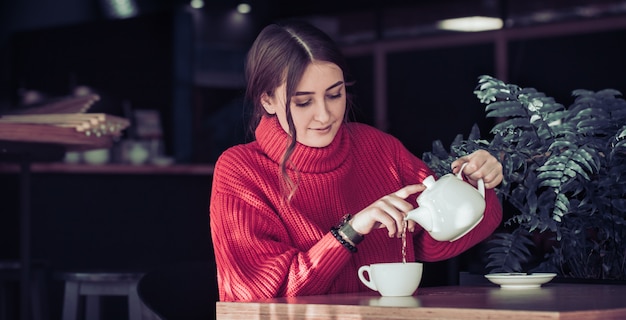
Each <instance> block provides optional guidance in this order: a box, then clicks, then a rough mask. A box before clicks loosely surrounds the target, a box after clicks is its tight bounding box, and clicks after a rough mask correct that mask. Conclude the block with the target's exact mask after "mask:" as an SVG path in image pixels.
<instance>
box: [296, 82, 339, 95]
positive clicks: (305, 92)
mask: <svg viewBox="0 0 626 320" xmlns="http://www.w3.org/2000/svg"><path fill="white" fill-rule="evenodd" d="M342 84H343V81H337V82H335V83H334V84H333V85H331V86H330V87H328V88H327V89H326V91H328V90H330V89H332V88H335V87H337V86H340V85H342ZM314 93H315V92H310V91H298V92H296V93H294V96H304V95H307V94H314Z"/></svg>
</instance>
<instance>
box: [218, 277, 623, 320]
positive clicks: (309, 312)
mask: <svg viewBox="0 0 626 320" xmlns="http://www.w3.org/2000/svg"><path fill="white" fill-rule="evenodd" d="M216 316H217V319H220V320H222V319H245V320H254V319H289V320H294V319H359V320H365V319H411V320H416V319H506V320H518V319H519V320H531V319H585V320H587V319H602V320H606V319H626V285H605V284H565V283H548V284H545V285H544V286H543V287H541V288H535V289H501V288H499V287H497V286H495V285H485V286H450V287H428V288H420V289H418V292H417V294H416V295H414V296H412V297H400V298H393V297H380V296H379V295H378V294H376V293H374V292H372V293H361V294H337V295H324V296H305V297H296V298H276V299H271V300H265V301H252V302H217V305H216Z"/></svg>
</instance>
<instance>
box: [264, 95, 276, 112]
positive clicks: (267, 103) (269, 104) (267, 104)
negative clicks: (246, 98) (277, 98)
mask: <svg viewBox="0 0 626 320" xmlns="http://www.w3.org/2000/svg"><path fill="white" fill-rule="evenodd" d="M261 105H262V106H263V108H264V109H265V111H266V112H267V113H269V114H276V109H275V108H274V103H273V101H272V97H270V96H269V95H268V94H267V93H263V94H262V95H261Z"/></svg>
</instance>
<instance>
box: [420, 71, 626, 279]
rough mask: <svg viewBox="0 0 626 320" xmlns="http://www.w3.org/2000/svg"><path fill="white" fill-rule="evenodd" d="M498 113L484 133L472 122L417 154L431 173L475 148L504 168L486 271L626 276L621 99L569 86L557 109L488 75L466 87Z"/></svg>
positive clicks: (624, 111) (625, 122)
mask: <svg viewBox="0 0 626 320" xmlns="http://www.w3.org/2000/svg"><path fill="white" fill-rule="evenodd" d="M474 93H475V94H476V96H477V97H478V99H480V101H481V102H482V103H483V104H485V105H486V107H485V111H486V116H487V117H490V118H496V119H497V120H498V121H496V124H495V125H494V126H493V128H492V129H491V132H490V138H481V137H480V132H479V130H478V128H477V126H476V125H474V128H473V129H472V132H470V134H469V136H468V138H467V139H464V138H463V137H462V136H461V135H458V136H457V138H456V139H455V140H454V141H453V142H452V145H451V146H450V148H449V150H446V149H445V148H444V147H443V145H442V144H441V142H440V141H435V142H434V143H433V150H432V152H427V153H425V154H424V156H423V158H424V160H425V161H426V163H428V164H429V166H431V167H432V168H433V169H434V170H435V172H437V174H438V175H439V176H441V175H443V174H445V173H447V172H448V171H449V167H450V166H449V165H450V162H451V161H452V160H453V159H455V158H456V157H458V156H462V155H464V154H468V153H471V152H473V151H474V150H476V149H479V148H482V149H486V150H488V151H489V152H491V153H492V154H493V155H495V156H496V157H498V158H499V159H500V160H501V162H502V164H503V172H504V180H503V182H502V183H501V184H500V186H498V187H497V189H496V191H497V193H498V195H499V197H500V199H501V202H502V203H503V206H504V208H505V218H504V223H503V228H502V229H501V230H498V231H497V232H496V233H494V235H493V237H492V238H490V240H489V241H488V242H486V245H487V248H488V250H487V251H486V253H487V257H486V262H487V263H486V266H485V268H486V269H487V270H488V271H489V272H537V271H550V272H556V273H558V274H559V275H560V276H561V277H571V278H584V279H611V280H626V101H625V100H624V99H623V98H622V97H621V93H620V92H618V91H616V90H613V89H605V90H601V91H598V92H592V91H588V90H575V91H573V96H574V98H575V100H574V102H573V103H572V104H571V105H570V106H569V107H565V106H563V105H562V104H560V103H558V102H556V101H555V100H554V99H553V98H551V97H547V96H546V95H545V94H544V93H542V92H539V91H537V90H536V89H534V88H521V87H519V86H517V85H514V84H507V83H504V82H503V81H501V80H499V79H496V78H494V77H491V76H481V77H479V81H478V85H477V87H476V90H475V91H474Z"/></svg>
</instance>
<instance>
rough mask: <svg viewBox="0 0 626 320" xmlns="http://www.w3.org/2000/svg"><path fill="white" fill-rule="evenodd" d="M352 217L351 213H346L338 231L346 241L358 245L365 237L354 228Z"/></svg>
mask: <svg viewBox="0 0 626 320" xmlns="http://www.w3.org/2000/svg"><path fill="white" fill-rule="evenodd" d="M351 219H352V216H351V215H349V214H348V215H345V216H344V217H343V221H342V222H341V224H340V225H339V226H337V228H338V230H337V231H338V232H339V234H340V235H341V236H342V237H344V239H345V240H346V241H348V242H350V244H352V245H353V246H356V245H358V244H359V243H361V241H363V238H365V237H364V236H363V235H362V234H360V233H358V232H357V231H356V230H354V228H352V225H351V224H350V220H351Z"/></svg>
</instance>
